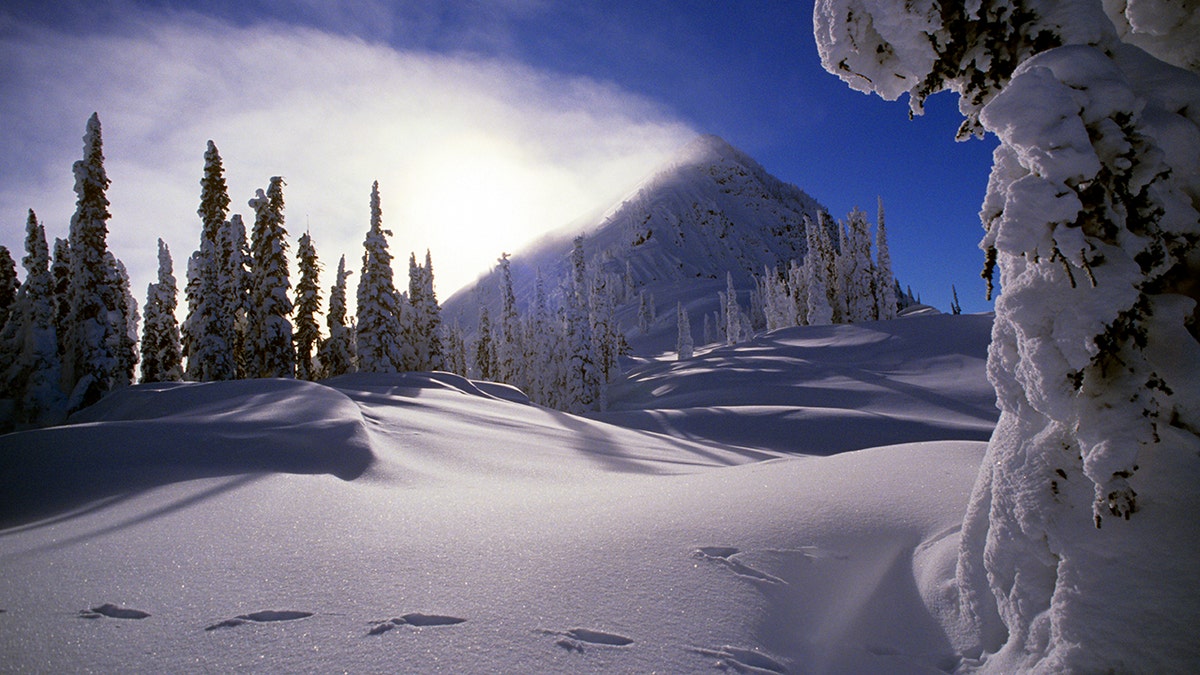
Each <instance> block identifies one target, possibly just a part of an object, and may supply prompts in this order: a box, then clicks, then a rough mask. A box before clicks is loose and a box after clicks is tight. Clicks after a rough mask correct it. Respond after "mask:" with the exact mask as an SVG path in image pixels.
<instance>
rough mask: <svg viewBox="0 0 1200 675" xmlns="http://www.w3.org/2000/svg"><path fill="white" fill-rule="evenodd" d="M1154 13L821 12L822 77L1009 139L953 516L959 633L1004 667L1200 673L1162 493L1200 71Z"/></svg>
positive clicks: (1176, 526)
mask: <svg viewBox="0 0 1200 675" xmlns="http://www.w3.org/2000/svg"><path fill="white" fill-rule="evenodd" d="M1181 6H1182V5H1177V6H1176V7H1175V9H1178V7H1181ZM1166 9H1168V8H1167V4H1166V3H1158V2H1155V1H1154V0H1129V2H1116V3H1109V2H1101V1H1100V0H1030V1H1029V2H1025V3H1017V4H1015V5H1014V4H1013V3H1010V2H998V1H993V0H985V1H984V2H974V3H959V4H952V3H942V4H940V5H937V4H932V3H884V2H872V3H863V2H859V1H858V0H823V1H822V2H819V3H818V4H817V9H816V11H815V13H814V32H815V33H816V35H817V41H818V47H819V50H820V52H821V58H822V62H823V64H824V66H825V67H826V69H827V70H829V71H830V72H833V73H837V74H838V75H839V76H840V77H842V78H843V79H844V80H845V81H846V82H847V83H849V84H850V85H851V86H853V87H855V88H858V89H861V90H864V91H873V92H876V93H878V94H880V95H881V96H883V97H884V98H887V99H895V98H897V97H898V96H900V95H902V94H904V93H907V94H908V95H909V105H910V108H911V110H912V111H914V112H920V111H921V105H922V102H923V101H924V99H925V98H926V97H927V96H929V95H930V94H933V93H936V92H938V91H942V90H951V91H955V92H957V93H959V95H960V100H959V107H960V110H961V111H962V112H963V114H964V115H965V117H966V120H965V121H964V123H963V125H962V127H961V129H960V136H963V137H965V136H968V135H970V134H978V135H982V134H983V133H985V132H990V133H994V134H995V135H996V136H997V137H998V138H999V141H1000V144H999V147H998V148H997V149H996V151H995V152H994V153H993V158H994V165H993V167H992V174H991V177H990V179H989V182H988V190H987V195H986V197H985V199H984V204H983V208H982V209H981V213H980V215H981V219H982V221H983V225H984V229H985V235H984V239H983V242H982V244H981V247H982V248H983V249H984V251H985V255H986V257H985V263H984V265H985V276H986V277H988V278H989V279H990V278H991V276H992V274H993V273H994V272H995V270H997V269H998V270H999V272H1000V281H1001V285H1002V286H1003V289H1004V292H1003V294H1002V295H1001V296H1000V298H999V299H998V300H997V302H996V316H995V326H994V328H993V342H992V346H991V350H990V353H989V364H988V373H989V377H990V379H991V380H992V382H993V384H994V385H995V387H996V390H997V395H998V396H997V398H998V403H999V406H1000V408H1001V416H1000V421H999V423H998V426H997V428H996V432H995V433H994V434H993V435H992V440H991V442H990V443H989V446H988V453H987V455H986V457H985V459H984V461H983V463H982V465H981V469H980V475H979V478H978V480H977V482H976V484H975V489H974V492H973V495H972V498H971V502H970V506H969V509H968V512H967V515H966V518H965V520H964V523H963V528H962V544H961V549H960V554H959V561H958V563H959V564H958V588H957V589H956V592H957V597H958V598H959V606H960V608H961V611H962V613H963V616H962V618H963V625H962V627H961V628H960V629H956V631H955V633H956V636H957V638H956V639H957V640H958V642H959V644H957V645H956V646H957V647H958V648H959V649H960V651H964V652H966V653H971V654H979V655H982V656H983V657H984V658H985V660H984V662H983V664H982V665H983V667H984V668H990V669H991V670H995V671H997V672H999V671H1009V670H1012V671H1031V672H1105V671H1119V670H1126V669H1131V668H1133V669H1138V670H1143V671H1146V672H1160V671H1168V670H1173V669H1178V668H1179V667H1180V666H1179V664H1181V663H1186V664H1189V665H1191V666H1193V668H1192V669H1194V665H1195V663H1196V657H1195V653H1194V651H1192V652H1186V653H1185V652H1184V651H1182V650H1181V649H1180V645H1185V644H1186V645H1193V644H1197V643H1198V642H1200V628H1198V627H1197V624H1196V622H1195V621H1194V620H1193V619H1192V618H1191V617H1192V616H1193V615H1194V609H1195V603H1194V598H1195V597H1197V594H1198V592H1200V588H1198V586H1197V583H1196V582H1195V581H1194V579H1195V575H1194V574H1193V570H1192V569H1191V568H1190V567H1187V566H1188V565H1190V563H1189V562H1183V563H1182V565H1181V564H1180V561H1190V560H1191V558H1192V556H1193V554H1194V538H1192V537H1190V536H1188V535H1186V534H1184V533H1185V532H1187V533H1190V532H1192V529H1193V527H1192V523H1193V522H1194V514H1192V513H1190V512H1188V513H1180V512H1179V511H1178V510H1177V509H1173V507H1172V503H1173V499H1175V497H1176V495H1175V494H1172V493H1179V494H1191V493H1192V492H1194V489H1195V485H1194V482H1186V481H1180V476H1182V475H1185V474H1186V475H1194V471H1195V469H1196V464H1195V463H1196V461H1197V460H1196V457H1197V456H1198V454H1200V431H1198V430H1200V388H1198V385H1197V383H1198V382H1200V339H1198V337H1197V329H1196V318H1195V317H1196V315H1195V309H1196V302H1197V295H1198V294H1197V292H1196V290H1195V279H1197V278H1200V256H1197V255H1196V250H1197V246H1198V242H1200V212H1198V207H1197V200H1196V195H1198V194H1200V172H1197V171H1196V170H1195V161H1196V157H1198V156H1200V116H1197V113H1196V111H1197V110H1200V72H1198V71H1200V60H1198V59H1196V58H1195V51H1194V49H1195V44H1196V40H1195V24H1194V22H1193V21H1190V20H1180V21H1176V22H1174V23H1171V22H1161V23H1160V22H1157V21H1153V20H1150V21H1149V23H1148V24H1144V23H1143V20H1146V19H1150V17H1153V16H1155V15H1159V16H1162V15H1165V14H1166V12H1165V11H1164V10H1166ZM1118 27H1119V29H1118ZM1122 38H1124V39H1127V40H1131V41H1134V42H1136V43H1137V44H1138V46H1139V47H1140V48H1133V47H1130V46H1129V45H1128V44H1125V43H1123V42H1122ZM1143 49H1144V50H1145V51H1143ZM1168 64H1172V65H1168ZM1176 66H1182V67H1184V68H1188V69H1190V70H1181V69H1180V68H1177V67H1176ZM1143 506H1146V507H1147V508H1144V509H1143ZM1101 527H1103V529H1102V530H1099V529H1098V528H1101ZM1185 580H1186V581H1185ZM1181 585H1182V586H1181ZM1148 598H1155V599H1156V600H1155V601H1153V602H1149V601H1148V600H1147V599H1148ZM1149 605H1153V607H1154V609H1153V610H1152V612H1153V613H1152V614H1151V613H1150V611H1151V610H1149V609H1148V607H1149ZM1184 669H1187V668H1186V666H1185V667H1184Z"/></svg>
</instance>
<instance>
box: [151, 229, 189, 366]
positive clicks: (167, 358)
mask: <svg viewBox="0 0 1200 675" xmlns="http://www.w3.org/2000/svg"><path fill="white" fill-rule="evenodd" d="M177 298H178V289H177V287H176V281H175V269H174V264H173V263H172V261H171V251H170V249H169V248H167V244H166V242H164V241H163V240H162V239H159V240H158V281H157V282H155V283H152V284H150V285H149V287H148V288H147V289H146V308H145V313H146V316H145V318H144V320H143V322H142V324H143V327H142V382H177V381H179V380H182V379H183V349H182V347H181V345H180V340H179V323H178V321H177V320H176V319H175V306H176V303H177V302H178V301H177Z"/></svg>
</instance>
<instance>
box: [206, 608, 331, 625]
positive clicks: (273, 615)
mask: <svg viewBox="0 0 1200 675" xmlns="http://www.w3.org/2000/svg"><path fill="white" fill-rule="evenodd" d="M312 615H313V614H312V612H298V611H295V610H286V609H285V610H271V609H268V610H263V611H261V612H253V613H251V614H239V615H238V616H236V617H234V618H232V619H225V620H224V621H220V622H217V623H214V624H213V625H211V626H208V627H207V628H205V629H204V630H217V629H218V628H236V627H238V626H241V625H242V624H245V623H271V622H274V621H295V620H296V619H306V618H308V617H310V616H312Z"/></svg>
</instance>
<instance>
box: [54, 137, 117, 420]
mask: <svg viewBox="0 0 1200 675" xmlns="http://www.w3.org/2000/svg"><path fill="white" fill-rule="evenodd" d="M74 173H75V194H76V195H77V196H78V199H77V201H76V206H75V214H74V215H73V216H71V230H70V240H69V241H70V247H71V256H70V257H71V268H70V290H69V295H70V302H71V304H70V309H69V313H68V318H67V321H66V326H67V330H68V335H67V338H66V353H65V355H64V359H63V384H64V387H63V388H64V390H66V391H68V392H69V396H68V406H69V407H70V408H71V409H78V408H81V407H84V406H87V405H90V404H92V403H95V402H96V401H98V400H100V397H102V396H103V395H104V394H106V393H108V392H110V391H112V390H113V389H116V388H118V387H121V386H124V385H125V384H127V383H128V380H127V378H126V377H125V369H124V362H125V359H124V358H123V356H122V354H121V349H122V343H123V341H124V338H123V337H122V336H123V335H124V333H125V332H126V330H127V324H126V317H125V314H124V313H123V312H122V311H121V307H120V305H121V303H122V301H123V297H124V289H122V288H121V286H120V276H119V274H118V273H117V272H116V270H114V269H113V258H112V257H111V256H110V255H109V251H108V219H109V217H110V214H109V212H108V205H109V202H108V198H107V196H106V194H105V193H106V192H107V190H108V185H109V180H108V176H107V174H106V173H105V171H104V150H103V141H102V138H101V131H100V118H99V116H97V115H96V114H94V113H93V114H92V116H91V118H89V119H88V123H87V133H86V134H85V135H84V137H83V159H81V160H79V161H77V162H75V166H74Z"/></svg>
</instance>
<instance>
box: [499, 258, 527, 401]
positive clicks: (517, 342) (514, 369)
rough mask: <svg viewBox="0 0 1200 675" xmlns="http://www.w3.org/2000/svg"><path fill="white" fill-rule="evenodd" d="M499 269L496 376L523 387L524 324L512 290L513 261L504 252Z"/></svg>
mask: <svg viewBox="0 0 1200 675" xmlns="http://www.w3.org/2000/svg"><path fill="white" fill-rule="evenodd" d="M496 262H497V263H498V265H499V269H500V317H499V320H498V321H497V322H496V330H495V332H496V337H495V340H496V379H497V380H499V381H501V382H507V383H509V384H513V385H516V386H518V387H524V386H525V383H524V382H522V381H521V380H522V377H521V376H522V374H523V373H522V370H523V368H522V363H521V361H522V358H523V356H524V353H525V347H524V345H522V344H521V342H522V340H521V337H522V336H521V327H520V326H521V324H520V318H519V317H518V316H517V296H516V294H515V293H514V292H513V279H512V263H511V261H510V260H509V255H508V254H507V253H503V254H501V255H500V259H499V260H497V261H496Z"/></svg>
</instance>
